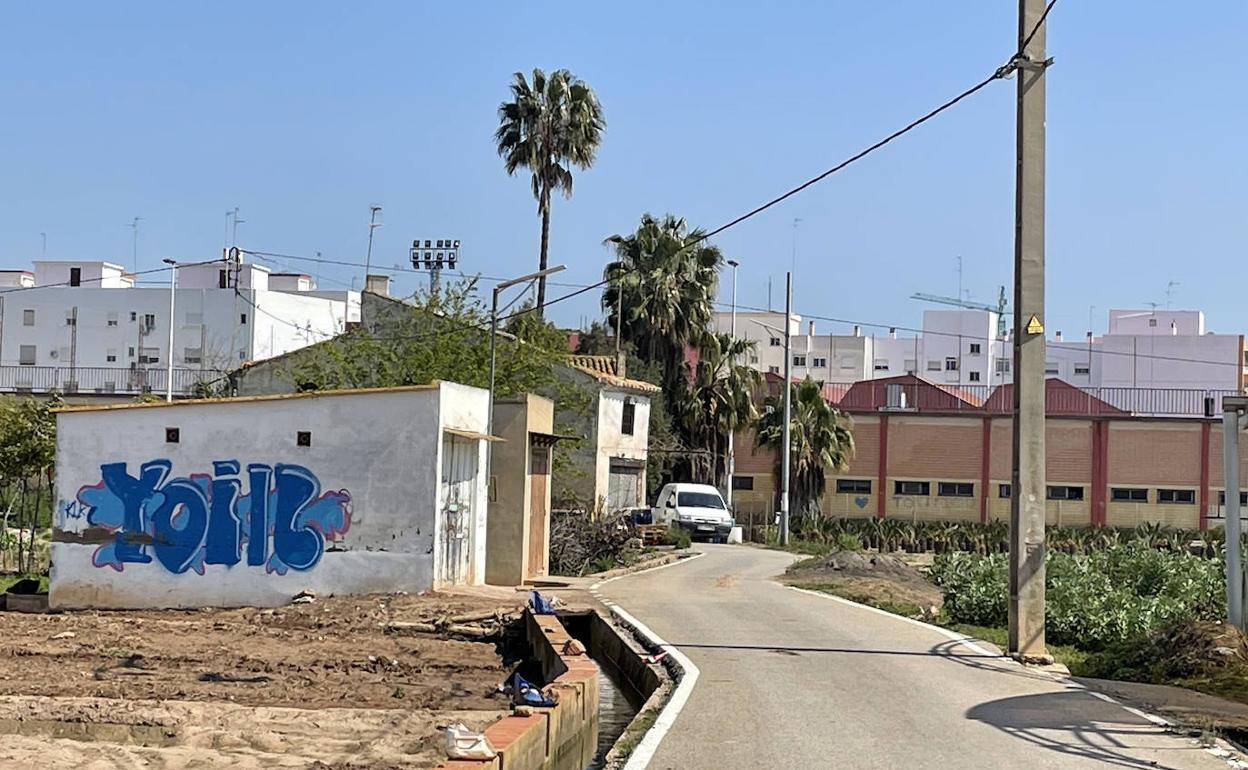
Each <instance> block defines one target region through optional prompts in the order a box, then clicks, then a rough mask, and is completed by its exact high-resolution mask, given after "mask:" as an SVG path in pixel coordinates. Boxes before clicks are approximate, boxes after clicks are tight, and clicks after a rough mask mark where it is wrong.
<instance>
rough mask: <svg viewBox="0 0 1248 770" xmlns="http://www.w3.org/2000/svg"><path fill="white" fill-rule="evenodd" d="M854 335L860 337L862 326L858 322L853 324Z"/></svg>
mask: <svg viewBox="0 0 1248 770" xmlns="http://www.w3.org/2000/svg"><path fill="white" fill-rule="evenodd" d="M854 336H855V337H861V336H862V327H861V326H859V325H858V324H854Z"/></svg>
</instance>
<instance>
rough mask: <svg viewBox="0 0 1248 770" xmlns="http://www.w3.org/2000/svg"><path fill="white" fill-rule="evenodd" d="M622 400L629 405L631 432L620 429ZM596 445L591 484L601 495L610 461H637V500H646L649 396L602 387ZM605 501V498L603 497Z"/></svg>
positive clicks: (608, 478) (608, 480)
mask: <svg viewBox="0 0 1248 770" xmlns="http://www.w3.org/2000/svg"><path fill="white" fill-rule="evenodd" d="M626 401H630V402H631V403H632V405H633V426H632V433H631V434H628V433H625V432H624V431H623V427H624V424H623V423H624V409H625V403H626ZM596 436H597V440H598V447H597V456H596V459H595V463H594V488H595V489H597V490H599V495H602V492H603V491H604V490H610V489H611V465H612V462H615V463H617V464H619V463H620V461H624V463H625V464H628V465H635V464H640V473H639V474H638V480H637V483H638V484H639V487H638V490H637V492H638V495H639V501H640V502H639V504H640V505H645V504H646V499H645V496H646V467H645V466H646V456H647V452H648V449H649V446H650V399H649V398H648V397H647V396H645V395H644V394H641V393H636V392H632V391H626V390H616V389H612V388H604V389H603V390H602V391H601V392H600V393H599V395H598V425H597V432H596ZM604 502H607V501H604Z"/></svg>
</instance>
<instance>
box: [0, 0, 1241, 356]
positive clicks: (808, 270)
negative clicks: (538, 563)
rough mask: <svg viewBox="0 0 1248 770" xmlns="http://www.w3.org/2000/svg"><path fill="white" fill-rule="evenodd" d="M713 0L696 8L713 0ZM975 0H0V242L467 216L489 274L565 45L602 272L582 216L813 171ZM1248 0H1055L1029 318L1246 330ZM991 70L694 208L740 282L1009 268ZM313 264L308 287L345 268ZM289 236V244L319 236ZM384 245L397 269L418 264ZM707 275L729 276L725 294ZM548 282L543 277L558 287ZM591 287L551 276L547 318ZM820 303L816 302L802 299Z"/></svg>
mask: <svg viewBox="0 0 1248 770" xmlns="http://www.w3.org/2000/svg"><path fill="white" fill-rule="evenodd" d="M712 8H713V10H712ZM1015 10H1016V4H1014V3H1011V2H1001V1H1000V0H991V1H990V0H967V1H966V2H959V3H952V4H950V3H940V4H938V3H931V2H889V3H861V2H854V3H850V2H833V3H814V2H810V3H784V2H773V3H768V4H766V5H765V6H760V5H758V4H756V3H749V4H747V3H744V2H738V1H737V0H730V1H729V2H724V3H719V4H715V5H714V6H710V5H705V4H694V3H685V4H682V3H670V2H668V3H649V2H633V3H627V4H623V3H616V4H589V5H582V6H579V7H576V8H572V7H571V6H568V5H567V4H553V3H550V4H548V3H528V4H521V5H515V4H509V5H502V4H487V3H481V4H473V3H439V4H433V3H400V2H386V3H383V2H360V3H325V2H298V3H296V2H266V3H255V2H249V3H244V2H217V3H213V4H211V5H209V4H202V3H158V2H129V3H121V4H114V3H86V2H81V3H24V4H11V5H9V6H7V7H6V9H5V21H4V24H3V25H0V72H3V73H4V75H3V77H0V255H2V256H3V261H4V262H6V263H7V265H9V266H22V265H24V264H26V263H27V262H29V260H31V259H34V258H37V257H38V255H39V253H40V248H41V246H40V235H39V234H40V233H41V232H46V233H47V237H48V247H47V248H48V256H49V258H84V259H85V258H105V259H111V260H116V261H121V262H123V263H124V264H127V265H129V264H130V261H131V260H130V251H131V230H130V228H129V227H127V226H126V225H127V224H128V223H129V222H130V221H131V220H132V218H133V217H135V216H141V217H143V221H142V222H141V223H140V240H139V254H140V267H144V268H150V267H154V266H158V264H159V260H160V258H162V257H166V256H173V257H176V258H179V259H202V258H212V257H214V256H215V255H217V254H218V253H219V252H220V248H221V246H222V242H223V239H224V236H225V226H226V217H225V212H226V211H227V210H228V209H232V208H233V207H234V206H239V207H240V208H241V212H242V217H243V219H244V220H245V222H244V223H243V224H241V225H240V226H239V242H240V244H241V245H243V246H244V247H248V248H254V249H259V250H265V251H273V252H282V253H288V254H295V255H309V256H311V255H315V253H316V252H318V251H319V252H322V253H323V255H324V256H325V257H326V258H331V259H340V260H346V261H361V260H362V259H363V254H364V248H365V242H366V238H367V227H366V224H367V220H368V206H369V204H370V203H378V204H381V205H382V206H384V210H383V212H382V221H383V222H384V225H383V227H381V228H380V229H379V230H378V231H377V239H376V242H375V245H374V257H373V259H374V263H375V264H380V265H383V266H390V265H395V264H400V265H406V264H407V244H409V243H410V241H411V239H412V238H415V237H434V238H436V237H442V236H443V235H447V236H452V237H458V238H461V239H462V240H463V242H464V244H465V247H464V265H465V268H466V269H468V270H470V271H480V272H482V273H485V274H486V275H495V276H508V275H516V274H519V273H523V272H527V271H528V270H530V269H533V267H534V265H535V264H536V261H537V243H538V219H537V217H536V215H535V208H536V207H535V204H534V202H533V199H532V197H531V195H530V192H529V185H528V182H527V179H520V178H508V177H507V176H506V175H505V174H504V173H503V170H502V165H501V162H500V161H499V159H498V157H497V155H496V154H495V151H494V149H493V146H492V141H491V135H492V131H493V129H494V127H495V124H496V120H497V119H496V114H495V110H496V108H497V105H498V102H499V101H500V100H501V99H503V98H504V97H505V96H506V89H507V84H508V82H509V78H510V76H511V73H512V72H513V71H515V70H518V69H522V70H528V69H531V68H532V67H534V66H540V67H544V68H547V69H552V68H558V67H567V68H569V69H571V70H572V71H573V72H575V73H576V74H578V75H580V76H581V77H583V78H584V79H585V80H587V81H588V82H589V83H590V84H591V85H592V86H593V87H594V88H595V89H596V90H597V91H598V93H599V96H600V98H601V100H602V102H603V105H604V108H605V111H606V117H607V122H608V127H607V133H606V137H605V141H604V144H603V146H602V149H601V152H600V156H599V161H598V163H597V165H596V166H595V167H594V168H593V169H592V170H590V171H588V172H585V173H582V174H580V175H578V177H577V179H576V183H575V195H574V197H573V198H572V200H570V201H565V200H562V199H560V200H557V201H556V202H555V206H554V213H553V218H552V246H551V259H552V261H553V262H556V263H566V264H567V265H568V268H569V269H568V271H567V273H565V277H566V280H567V281H570V282H574V283H575V282H580V283H588V282H591V281H593V280H597V279H598V278H600V277H601V271H602V266H603V264H604V263H605V262H606V261H607V260H608V259H609V257H610V255H609V254H608V253H607V251H606V250H605V249H604V248H603V247H602V245H601V242H602V240H603V238H604V237H606V236H608V235H611V234H613V233H617V232H626V231H628V230H631V229H632V228H633V227H634V226H635V224H636V222H637V219H638V218H639V216H640V215H641V214H642V213H643V212H647V211H649V212H652V213H655V214H662V213H666V212H671V213H675V214H679V215H682V216H684V217H686V218H687V219H688V220H689V221H690V222H691V223H693V224H694V225H697V226H702V227H706V228H711V227H715V226H717V225H719V224H722V223H723V222H726V221H728V220H729V219H731V218H733V217H734V216H736V215H737V214H740V213H742V212H744V211H746V210H748V209H750V208H752V207H753V206H754V205H756V204H758V203H760V202H762V201H764V200H767V199H769V198H771V197H772V196H774V195H775V194H777V193H779V192H782V191H783V190H785V189H787V188H788V187H790V186H792V185H794V184H796V183H797V182H800V181H802V180H804V179H805V178H808V177H810V176H813V175H814V174H815V173H818V172H819V171H821V170H823V169H824V168H827V167H829V166H831V165H833V164H835V163H837V162H839V161H840V160H841V159H843V158H844V157H846V156H848V155H850V154H852V153H854V152H856V151H857V150H859V149H861V148H862V147H864V146H866V145H868V144H870V143H872V142H873V141H875V140H876V139H878V138H880V137H882V136H883V135H885V134H887V133H889V132H891V131H892V130H894V129H896V128H898V127H900V126H901V125H903V124H905V123H906V122H908V121H909V120H910V119H912V118H913V117H916V116H917V115H919V114H921V113H922V112H925V111H926V110H927V109H929V108H931V107H933V106H935V105H936V104H939V103H940V102H941V101H943V100H945V99H946V98H948V97H950V96H953V95H954V94H956V93H958V92H959V91H961V90H962V89H964V88H965V87H967V86H969V85H970V84H972V83H974V82H977V81H978V80H979V79H981V78H982V77H984V76H985V75H986V74H987V73H988V72H991V71H992V70H993V69H994V68H995V67H996V66H997V65H999V64H1001V63H1002V62H1003V61H1004V60H1005V58H1006V57H1007V56H1008V54H1009V52H1010V48H1011V47H1012V43H1013V39H1014V34H1015V32H1014V30H1015V27H1016V21H1015V16H1014V14H1015ZM1245 37H1248V4H1245V3H1244V2H1242V0H1209V2H1205V3H1201V4H1197V5H1191V4H1175V3H1163V2H1159V1H1157V0H1152V1H1150V2H1144V3H1139V2H1134V3H1128V2H1125V1H1124V0H1117V1H1115V2H1099V1H1098V2H1087V1H1086V0H1061V1H1060V2H1059V3H1058V5H1057V6H1056V8H1055V10H1054V11H1053V14H1052V16H1051V17H1050V23H1049V53H1050V55H1052V56H1054V57H1055V58H1056V64H1055V66H1054V67H1053V68H1052V69H1051V70H1050V71H1049V84H1048V85H1049V113H1048V129H1049V147H1048V152H1049V155H1048V183H1049V188H1048V223H1047V236H1048V297H1049V313H1048V316H1049V317H1048V324H1047V325H1048V327H1049V329H1050V330H1056V329H1063V330H1066V333H1067V334H1068V335H1079V334H1081V333H1082V332H1083V331H1085V330H1086V327H1087V323H1088V320H1087V319H1088V311H1089V306H1091V305H1095V306H1096V307H1097V310H1096V328H1097V330H1098V331H1100V330H1103V326H1104V318H1105V312H1106V310H1107V309H1108V308H1109V307H1140V306H1143V304H1144V303H1145V302H1149V301H1155V302H1162V303H1164V302H1165V294H1166V283H1167V282H1168V281H1170V280H1175V281H1179V282H1180V286H1179V287H1178V288H1177V292H1176V293H1175V295H1174V306H1175V307H1198V308H1201V309H1204V310H1205V311H1206V313H1207V315H1208V321H1209V326H1210V328H1212V329H1214V330H1217V331H1224V332H1231V331H1245V332H1248V304H1246V303H1244V302H1243V301H1242V299H1241V297H1242V287H1241V286H1240V285H1239V282H1237V281H1235V280H1233V279H1234V278H1235V277H1242V276H1243V275H1244V274H1245V271H1244V269H1243V265H1244V258H1245V244H1246V243H1248V216H1246V215H1245V211H1248V151H1245V149H1244V146H1243V143H1242V142H1243V137H1244V136H1246V135H1248V125H1246V124H1248V98H1245V88H1244V81H1243V79H1242V67H1241V63H1240V62H1239V60H1238V57H1239V55H1240V51H1241V50H1242V41H1243V40H1244V39H1245ZM1013 98H1014V82H1013V81H1007V82H1001V83H996V84H993V85H992V86H991V87H989V88H988V89H986V90H985V91H983V92H981V93H979V94H978V95H976V96H975V97H973V98H972V99H971V100H969V101H967V102H965V103H964V104H962V105H959V106H958V107H957V108H955V109H954V110H952V111H950V112H948V113H946V114H945V115H943V116H941V117H940V118H938V119H937V120H935V121H933V122H931V123H929V124H927V125H925V126H924V127H922V128H920V129H919V130H918V131H916V132H914V133H912V134H911V135H909V136H907V137H905V138H904V139H903V140H901V141H899V142H897V143H895V144H893V145H890V146H889V147H888V148H886V149H885V150H883V151H881V152H879V153H876V154H874V155H872V156H871V157H870V158H868V159H867V160H865V161H863V162H861V163H860V164H857V165H855V166H853V167H851V168H849V169H847V170H846V171H845V172H842V173H839V174H836V175H834V176H832V177H831V178H829V179H828V180H826V181H824V182H823V183H821V184H820V185H818V186H817V187H815V188H813V189H811V190H809V191H808V192H806V193H804V194H802V195H800V196H798V197H796V198H794V199H792V200H790V201H788V202H786V203H785V204H782V205H781V206H779V207H776V208H775V209H772V210H770V211H768V212H766V213H765V214H763V215H760V216H758V217H756V218H755V219H753V220H750V221H749V222H747V223H744V224H742V225H739V226H738V227H736V228H734V229H733V230H730V231H728V232H727V233H725V234H723V235H722V236H720V237H718V238H717V239H716V243H717V244H718V245H719V246H720V247H721V248H722V249H723V250H724V252H725V254H726V255H728V256H730V257H732V258H735V259H738V260H739V261H740V262H741V264H742V268H741V275H740V279H741V283H740V290H739V296H740V302H741V303H742V304H746V305H761V304H764V303H765V302H766V294H767V290H766V286H767V281H768V277H769V276H771V277H774V278H775V283H776V287H777V288H776V289H775V298H776V301H777V302H779V301H781V291H782V290H781V288H780V287H781V286H782V285H783V271H784V270H785V269H786V268H787V267H788V266H789V265H790V262H791V259H792V253H793V245H794V234H795V231H794V228H793V220H794V218H800V219H801V223H800V226H799V227H798V229H797V231H796V236H797V290H796V309H797V311H799V312H803V313H807V314H816V315H824V316H830V317H835V318H844V319H853V320H860V321H866V322H877V323H882V324H895V325H899V326H915V325H918V322H919V319H920V313H921V311H922V309H923V308H924V307H925V306H924V305H922V304H921V303H918V302H915V301H913V300H910V299H908V297H909V295H910V294H911V293H913V292H916V291H925V292H929V293H935V294H946V295H950V294H955V293H956V292H957V286H958V277H957V272H956V269H955V258H956V257H957V256H958V255H961V256H962V258H963V260H964V265H965V278H964V281H963V285H964V287H965V288H966V289H968V290H969V291H970V292H971V293H972V295H973V296H974V297H975V298H976V299H978V300H983V301H990V300H993V299H994V298H995V296H996V291H997V289H996V287H997V286H998V285H1000V284H1003V283H1007V284H1008V283H1009V281H1010V277H1011V269H1012V262H1011V260H1012V227H1013V151H1014V150H1013V120H1014V117H1013ZM288 265H289V266H291V267H299V268H303V269H311V272H314V273H316V274H317V275H318V277H319V279H320V281H321V284H322V286H323V287H325V288H333V287H335V286H341V283H335V281H337V282H349V281H350V280H351V278H352V275H357V276H358V274H359V273H361V272H362V271H360V270H352V269H351V268H345V267H344V268H325V269H320V268H314V266H311V265H308V264H306V263H296V262H290V263H288ZM313 268H314V269H313ZM415 280H416V278H415V277H414V276H401V277H400V280H399V284H398V289H399V290H400V291H410V290H411V289H412V288H414V285H415ZM726 284H727V282H726V281H725V282H724V284H723V286H722V290H721V296H723V297H725V298H726V297H727V285H726ZM566 290H567V289H563V288H560V287H552V288H551V293H552V294H559V293H563V292H564V291H566ZM598 312H599V310H598V307H597V301H596V298H594V297H592V296H591V297H587V298H578V299H576V300H572V301H569V302H565V303H562V304H560V305H556V306H555V307H554V308H552V309H551V312H550V315H551V317H552V318H554V319H555V320H557V321H560V322H562V323H566V324H569V325H576V324H579V323H580V322H581V321H582V319H587V318H592V317H594V316H596V315H597V314H598ZM820 326H821V328H822V329H823V330H825V331H826V330H829V329H830V328H835V329H837V330H844V328H845V327H843V326H838V327H832V326H830V325H829V324H828V323H821V324H820Z"/></svg>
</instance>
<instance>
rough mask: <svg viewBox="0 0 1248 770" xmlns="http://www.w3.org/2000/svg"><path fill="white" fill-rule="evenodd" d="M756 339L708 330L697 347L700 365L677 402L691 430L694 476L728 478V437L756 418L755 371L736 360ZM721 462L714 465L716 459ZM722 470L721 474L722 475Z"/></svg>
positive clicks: (759, 379)
mask: <svg viewBox="0 0 1248 770" xmlns="http://www.w3.org/2000/svg"><path fill="white" fill-rule="evenodd" d="M753 347H754V343H753V342H751V341H749V340H744V339H734V338H733V337H732V335H729V334H711V335H710V336H708V337H706V339H704V340H703V342H702V344H701V345H700V346H699V348H698V364H697V367H696V368H695V369H694V372H693V377H692V378H691V379H690V382H689V388H688V390H686V391H683V398H682V399H681V401H680V418H681V423H682V425H684V427H685V429H686V430H688V432H689V439H690V446H691V448H693V449H695V450H699V452H698V454H696V455H694V461H693V466H694V469H695V472H694V477H695V479H698V480H704V481H709V482H711V483H719V481H720V480H721V479H723V480H724V483H725V484H730V483H732V481H731V479H727V478H726V476H727V474H728V436H730V435H731V434H732V433H734V432H735V431H737V430H739V429H740V428H742V427H744V426H746V425H751V424H753V422H754V421H755V420H756V419H758V410H757V409H756V408H755V406H754V392H755V391H756V390H757V389H758V386H759V385H760V384H761V382H762V377H761V376H760V375H759V373H758V372H757V371H755V370H753V369H751V368H750V367H748V366H746V365H744V364H741V363H739V362H740V361H742V360H744V357H745V356H746V354H748V353H749V352H750V350H751V349H753ZM717 460H722V461H723V464H722V465H721V466H719V467H718V468H717V467H716V461H717ZM720 472H722V474H723V475H722V476H721V475H720Z"/></svg>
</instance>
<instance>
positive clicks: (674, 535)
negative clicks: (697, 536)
mask: <svg viewBox="0 0 1248 770" xmlns="http://www.w3.org/2000/svg"><path fill="white" fill-rule="evenodd" d="M692 542H693V539H692V538H690V537H689V530H687V529H684V528H683V527H677V526H676V525H674V524H673V525H670V526H668V528H667V532H664V533H663V545H674V546H676V548H677V549H678V550H684V549H685V548H688V547H689V545H690V544H691V543H692Z"/></svg>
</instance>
